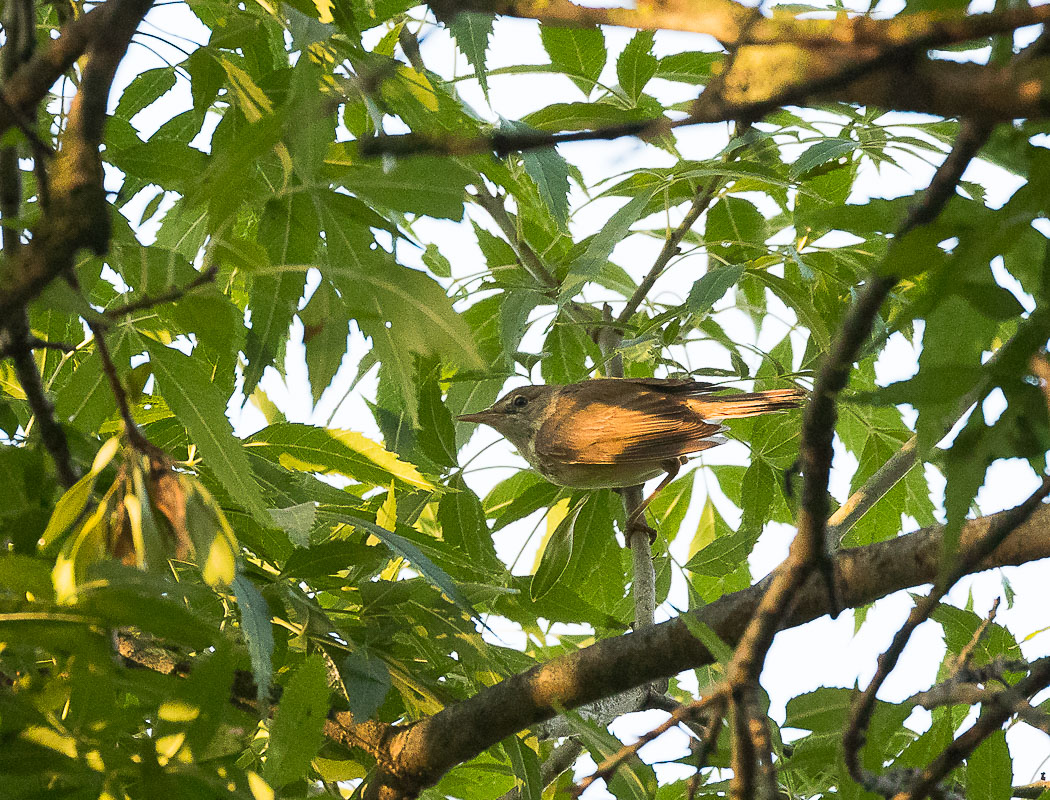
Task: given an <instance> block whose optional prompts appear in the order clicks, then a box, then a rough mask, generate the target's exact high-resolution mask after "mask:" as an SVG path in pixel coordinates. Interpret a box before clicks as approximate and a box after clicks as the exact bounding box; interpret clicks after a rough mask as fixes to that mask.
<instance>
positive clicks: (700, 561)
mask: <svg viewBox="0 0 1050 800" xmlns="http://www.w3.org/2000/svg"><path fill="white" fill-rule="evenodd" d="M757 540H758V539H757V537H756V536H755V535H754V533H752V532H749V531H744V530H739V531H734V532H732V533H730V534H728V535H726V536H720V537H719V538H717V539H715V540H714V541H713V542H711V543H710V544H708V545H707V546H706V547H703V548H702V549H700V550H699V551H698V552H697V553H696V555H694V556H693V557H692V558H690V559H689V561H688V562H687V563H686V565H685V568H686V569H687V570H688V571H689V572H692V573H694V574H697V575H710V576H712V577H716V578H718V577H722V576H723V575H728V574H729V573H730V572H732V571H733V570H735V569H736V568H737V567H739V566H740V564H741V563H743V562H745V561H746V560H747V557H748V555H749V554H750V553H751V550H752V548H753V547H754V546H755V542H756V541H757Z"/></svg>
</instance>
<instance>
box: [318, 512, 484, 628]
mask: <svg viewBox="0 0 1050 800" xmlns="http://www.w3.org/2000/svg"><path fill="white" fill-rule="evenodd" d="M333 516H336V517H339V518H341V519H342V521H343V522H345V523H346V524H348V525H353V526H355V527H358V528H360V529H361V530H363V531H366V532H367V533H370V534H372V535H373V536H375V537H376V538H377V539H379V540H380V541H381V542H382V543H383V544H385V545H386V546H387V547H388V548H390V550H391V551H392V552H393V553H395V554H397V555H399V556H401V557H402V558H404V559H405V560H406V561H408V563H410V564H411V565H412V566H413V567H414V568H415V569H416V570H418V571H419V574H420V575H422V576H423V577H424V578H426V579H427V580H428V581H430V583H431V584H433V585H434V586H436V587H437V588H438V589H440V590H441V591H442V592H444V593H445V595H446V596H447V597H448V598H449V599H450V600H451V601H452V602H453V603H455V604H456V605H457V606H459V608H460V610H462V611H464V612H465V613H466V614H468V615H469V616H470V617H471V618H472V619H478V614H477V612H476V611H475V610H474V607H473V606H472V605H471V604H470V601H469V600H467V598H466V596H465V595H464V594H463V592H462V591H460V589H459V587H458V586H456V584H455V583H454V582H453V581H452V579H451V578H450V577H449V576H448V575H447V574H446V573H445V571H444V570H442V569H441V568H440V567H438V566H437V565H435V564H434V562H433V561H431V560H430V559H429V558H427V557H426V556H425V555H423V551H422V550H420V549H419V548H418V547H416V545H415V544H413V543H412V542H411V541H410V540H409V539H406V538H405V537H404V536H399V535H398V534H396V533H394V532H393V531H390V530H387V529H386V528H381V527H379V526H378V525H376V524H375V523H373V522H369V521H368V520H365V519H360V518H358V517H351V516H344V515H341V514H334V515H333Z"/></svg>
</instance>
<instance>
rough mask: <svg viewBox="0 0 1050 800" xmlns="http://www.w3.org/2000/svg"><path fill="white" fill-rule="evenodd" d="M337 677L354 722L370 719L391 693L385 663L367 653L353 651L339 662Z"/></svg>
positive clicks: (388, 673) (388, 672) (388, 671)
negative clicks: (343, 687) (341, 681)
mask: <svg viewBox="0 0 1050 800" xmlns="http://www.w3.org/2000/svg"><path fill="white" fill-rule="evenodd" d="M339 675H340V676H341V677H342V679H343V685H344V686H345V687H346V699H347V703H349V705H350V713H351V714H353V715H354V719H361V720H365V719H371V718H372V715H373V714H374V713H375V712H376V709H378V708H379V706H381V705H382V704H383V700H384V699H385V698H386V696H387V693H388V692H389V691H390V670H388V669H387V666H386V663H385V662H384V661H383V659H381V658H377V657H376V656H372V655H369V654H368V652H367V651H366V650H354V651H353V652H351V653H348V654H347V656H346V658H344V659H343V660H342V661H340V662H339Z"/></svg>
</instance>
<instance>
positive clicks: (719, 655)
mask: <svg viewBox="0 0 1050 800" xmlns="http://www.w3.org/2000/svg"><path fill="white" fill-rule="evenodd" d="M679 619H680V620H682V623H683V624H684V625H685V627H686V629H687V630H688V631H689V633H691V634H692V635H693V637H694V638H695V639H696V640H697V641H699V642H700V644H702V645H703V646H704V647H706V648H707V651H708V652H709V653H710V654H711V655H712V656H713V657H714V659H715V661H717V662H718V663H719V664H721V665H722V666H728V664H729V662H730V661H731V660H732V659H733V648H732V647H730V646H729V645H728V644H726V643H725V642H724V641H722V638H721V637H720V636H719V635H718V634H717V633H715V632H714V631H713V630H712V629H711V626H710V625H708V624H707V623H706V622H704V621H703V620H701V619H698V618H697V617H695V616H693V615H692V614H682V615H681V616H680V617H679Z"/></svg>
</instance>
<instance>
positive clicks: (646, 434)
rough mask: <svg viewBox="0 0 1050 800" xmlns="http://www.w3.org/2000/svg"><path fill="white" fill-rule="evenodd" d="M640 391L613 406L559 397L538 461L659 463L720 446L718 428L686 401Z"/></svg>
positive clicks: (542, 434)
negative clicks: (546, 459)
mask: <svg viewBox="0 0 1050 800" xmlns="http://www.w3.org/2000/svg"><path fill="white" fill-rule="evenodd" d="M640 388H641V391H636V392H626V393H623V396H620V397H618V398H617V400H618V402H617V403H615V404H614V403H612V402H610V401H609V400H607V399H606V400H602V399H601V398H600V397H595V396H594V393H593V392H574V393H567V394H565V395H562V397H560V398H559V413H558V415H557V416H556V417H555V418H553V419H548V421H547V422H545V423H544V424H543V426H542V427H541V428H540V431H539V435H538V436H537V444H536V453H537V455H539V456H542V457H546V458H553V459H556V460H558V461H560V462H566V463H572V464H615V463H630V462H638V461H663V460H670V459H676V458H679V457H680V456H686V455H690V454H691V453H698V452H700V451H701V450H706V449H707V448H709V447H714V446H715V445H717V444H721V443H722V442H723V441H724V440H723V439H722V437H720V436H719V435H718V434H719V433H720V432H721V431H722V427H721V426H720V425H718V424H714V423H710V422H705V421H704V419H703V418H702V417H700V416H699V414H697V413H696V412H695V411H694V410H693V409H691V408H690V407H689V404H688V403H687V402H686V401H685V399H684V398H677V397H675V396H673V395H670V396H669V395H668V394H667V393H665V392H663V391H660V390H659V388H660V387H654V388H655V389H656V390H655V391H651V390H648V389H647V388H646V387H640ZM570 403H571V404H572V405H571V406H569V405H568V404H570Z"/></svg>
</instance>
